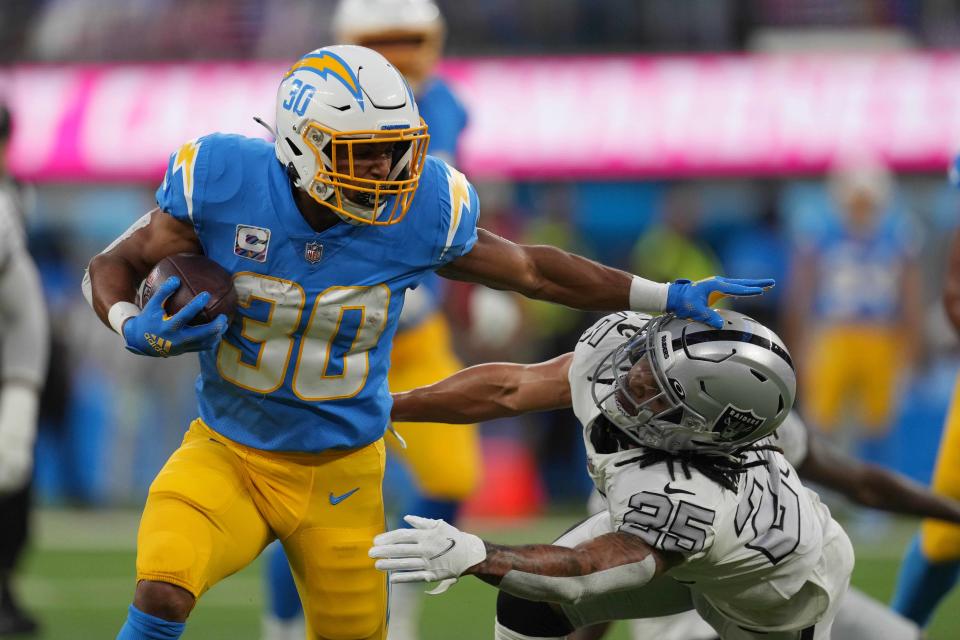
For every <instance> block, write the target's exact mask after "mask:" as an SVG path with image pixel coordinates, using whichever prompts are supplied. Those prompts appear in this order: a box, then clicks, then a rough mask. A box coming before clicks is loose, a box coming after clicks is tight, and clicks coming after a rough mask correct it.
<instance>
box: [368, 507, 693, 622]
mask: <svg viewBox="0 0 960 640" xmlns="http://www.w3.org/2000/svg"><path fill="white" fill-rule="evenodd" d="M404 519H405V520H406V521H407V522H408V523H409V524H410V525H411V526H412V527H413V528H412V529H396V530H394V531H389V532H387V533H384V534H381V535H379V536H377V537H376V538H375V539H374V545H375V546H374V547H373V548H372V549H370V557H372V558H378V560H377V562H376V567H377V569H380V570H381V571H391V572H392V573H391V575H390V581H391V582H394V583H399V582H430V581H434V580H451V579H455V578H458V577H459V576H461V575H474V576H477V577H478V578H480V579H481V580H483V581H485V582H488V583H490V584H493V585H496V586H497V587H498V588H499V589H501V590H502V591H506V592H507V593H510V594H513V595H515V596H518V597H521V598H526V599H527V600H535V601H540V602H557V603H564V604H576V603H578V602H580V601H582V600H584V599H588V598H593V597H596V596H599V595H602V594H604V593H612V592H615V591H621V590H624V589H631V588H636V587H641V586H643V585H645V584H646V583H647V582H649V581H650V580H651V579H652V578H653V577H654V576H656V575H659V574H661V573H663V572H664V571H667V570H668V569H669V568H670V567H671V566H673V565H674V564H676V563H677V562H678V561H680V559H681V558H680V556H679V555H674V554H665V553H662V552H660V551H657V550H655V549H653V548H652V547H650V546H649V545H648V544H647V543H645V542H644V541H643V540H641V539H640V538H638V537H636V536H634V535H631V534H629V533H623V532H616V533H607V534H604V535H601V536H598V537H596V538H593V539H592V540H588V541H587V542H584V543H583V544H580V545H577V546H576V547H573V548H569V547H561V546H558V545H549V544H541V545H527V546H507V545H497V544H493V543H490V542H485V541H483V540H481V539H480V538H478V537H477V536H475V535H473V534H469V533H465V532H463V531H460V530H459V529H457V528H456V527H454V526H452V525H450V524H447V523H446V522H444V521H443V520H429V519H426V518H418V517H416V516H406V518H404Z"/></svg>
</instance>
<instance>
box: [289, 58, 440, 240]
mask: <svg viewBox="0 0 960 640" xmlns="http://www.w3.org/2000/svg"><path fill="white" fill-rule="evenodd" d="M276 107H277V120H276V122H277V128H276V134H277V140H276V154H277V159H279V160H280V162H281V163H282V164H283V165H284V166H285V167H286V168H287V172H288V173H289V175H290V178H291V180H293V182H294V185H295V186H297V187H299V188H300V189H303V190H304V191H306V192H307V193H308V194H310V196H311V197H312V198H313V199H315V200H316V201H317V202H319V203H320V204H323V205H325V206H327V207H329V208H330V209H332V210H333V211H334V212H336V213H337V214H338V215H339V216H340V217H341V218H343V219H344V220H346V221H347V222H351V223H353V224H374V225H386V224H394V223H397V222H399V221H400V220H401V219H402V218H403V216H404V215H406V212H407V210H408V209H409V208H410V203H411V202H412V201H413V195H414V193H415V192H416V190H417V185H418V183H419V181H420V175H421V173H422V171H423V164H424V161H425V159H426V154H427V143H428V141H429V136H428V135H427V127H426V125H425V124H424V123H423V120H422V119H421V118H420V111H419V110H418V109H417V103H416V101H415V100H414V97H413V91H412V90H411V89H410V85H409V84H407V82H406V80H405V79H404V78H403V76H402V75H401V74H400V72H399V71H397V69H396V68H394V66H393V65H391V64H390V63H389V62H387V60H386V59H384V57H383V56H381V55H380V54H379V53H377V52H376V51H372V50H371V49H365V48H363V47H356V46H333V47H324V48H323V49H317V50H316V51H311V52H310V53H308V54H307V55H305V56H303V57H302V58H300V59H299V60H297V61H296V62H295V63H294V64H293V66H292V67H290V70H289V71H287V73H286V75H285V76H284V77H283V81H282V82H281V83H280V89H279V91H278V92H277V105H276ZM363 145H392V147H387V149H388V150H389V151H390V152H391V153H392V162H391V165H390V169H389V172H388V174H387V175H386V177H385V178H384V179H374V178H369V177H363V176H359V175H357V171H356V170H355V161H354V160H355V152H356V153H357V155H360V156H361V157H362V155H363V152H364V149H362V147H363ZM368 149H369V148H368Z"/></svg>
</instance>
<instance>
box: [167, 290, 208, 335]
mask: <svg viewBox="0 0 960 640" xmlns="http://www.w3.org/2000/svg"><path fill="white" fill-rule="evenodd" d="M208 302H210V294H209V293H207V292H206V291H201V292H200V293H198V294H197V295H195V296H194V297H193V300H191V301H190V302H188V303H187V304H185V305H183V309H180V311H177V312H176V313H175V314H173V317H172V318H170V322H172V323H173V326H174V327H175V328H177V329H179V328H180V327H182V326H184V325H186V324H187V323H189V322H190V321H191V320H193V319H194V318H195V317H197V314H198V313H200V312H201V311H203V308H204V307H205V306H207V303H208Z"/></svg>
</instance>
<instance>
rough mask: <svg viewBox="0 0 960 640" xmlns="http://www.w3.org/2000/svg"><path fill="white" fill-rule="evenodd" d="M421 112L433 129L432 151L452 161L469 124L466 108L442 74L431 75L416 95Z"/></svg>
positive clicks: (429, 128)
mask: <svg viewBox="0 0 960 640" xmlns="http://www.w3.org/2000/svg"><path fill="white" fill-rule="evenodd" d="M417 107H419V109H420V116H421V117H422V118H423V121H424V122H426V123H427V129H428V131H429V132H430V153H431V154H433V155H435V156H439V157H441V158H443V159H444V160H446V161H448V162H453V161H454V160H456V158H457V151H458V150H459V149H458V147H459V144H460V134H461V133H463V130H464V129H465V128H466V126H467V111H466V109H464V108H463V104H462V103H461V102H460V100H459V99H458V98H457V96H456V95H454V93H453V90H451V89H450V85H448V84H447V83H446V81H444V80H443V79H442V78H437V77H434V78H430V79H429V80H427V81H426V83H425V84H424V86H423V89H422V90H421V91H420V93H419V94H418V95H417Z"/></svg>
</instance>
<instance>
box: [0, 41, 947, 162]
mask: <svg viewBox="0 0 960 640" xmlns="http://www.w3.org/2000/svg"><path fill="white" fill-rule="evenodd" d="M286 67H287V63H199V64H149V65H119V66H117V65H93V66H45V65H39V66H21V67H15V68H14V69H12V70H11V71H8V72H5V73H3V75H0V92H3V93H5V94H6V95H7V96H8V98H9V99H10V101H11V102H12V104H13V108H14V109H15V113H16V117H17V120H18V123H17V131H16V134H15V137H14V140H13V143H12V158H11V164H12V169H13V170H14V171H15V172H16V173H17V174H18V175H20V176H22V177H23V178H26V179H29V180H35V181H53V180H150V181H155V180H158V179H159V178H160V176H161V175H162V173H163V169H164V167H165V164H166V160H167V156H168V154H169V153H170V152H171V151H173V150H175V149H176V148H177V147H179V145H180V144H181V143H182V142H184V141H185V140H188V139H190V138H193V137H196V136H199V135H202V134H204V133H209V132H212V131H226V132H236V133H243V134H247V135H256V136H262V135H265V132H264V130H263V129H261V128H260V127H259V126H258V125H256V124H255V123H254V122H253V120H252V116H254V115H260V116H263V117H264V119H266V120H268V121H270V120H272V115H273V104H274V94H275V91H276V86H277V83H278V81H279V78H280V76H281V75H282V73H283V72H284V71H285V69H286ZM443 73H444V75H446V77H447V78H449V79H450V81H451V82H452V83H453V85H454V87H455V89H456V91H457V92H458V93H459V94H460V96H461V97H462V98H463V100H464V102H466V104H467V106H468V109H469V111H470V117H471V125H470V128H469V129H468V131H467V133H466V136H465V138H464V141H463V154H462V159H461V165H462V168H463V169H464V170H465V171H467V172H468V174H469V175H470V176H472V177H474V178H481V177H483V178H486V177H512V178H557V179H562V178H583V177H638V178H639V177H657V176H688V175H735V174H745V175H750V174H793V173H809V172H819V171H823V170H824V169H826V168H828V167H829V166H830V164H831V163H832V162H834V161H835V159H837V158H842V157H845V156H848V155H851V154H863V153H873V154H878V155H879V156H881V157H882V158H885V159H886V160H887V161H888V162H890V163H891V164H892V165H893V166H894V167H896V168H898V169H901V170H933V171H939V170H942V169H943V168H944V167H945V166H946V164H947V162H948V161H949V158H950V156H951V154H952V153H954V152H955V151H956V150H957V149H958V148H960V53H953V52H943V53H918V54H883V55H866V54H859V55H843V56H840V55H836V54H831V55H830V56H826V55H824V56H818V55H809V54H807V55H787V56H773V55H770V56H760V55H717V56H679V57H648V56H614V57H596V58H585V57H573V58H500V59H480V60H457V61H449V62H447V63H445V65H444V67H443Z"/></svg>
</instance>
